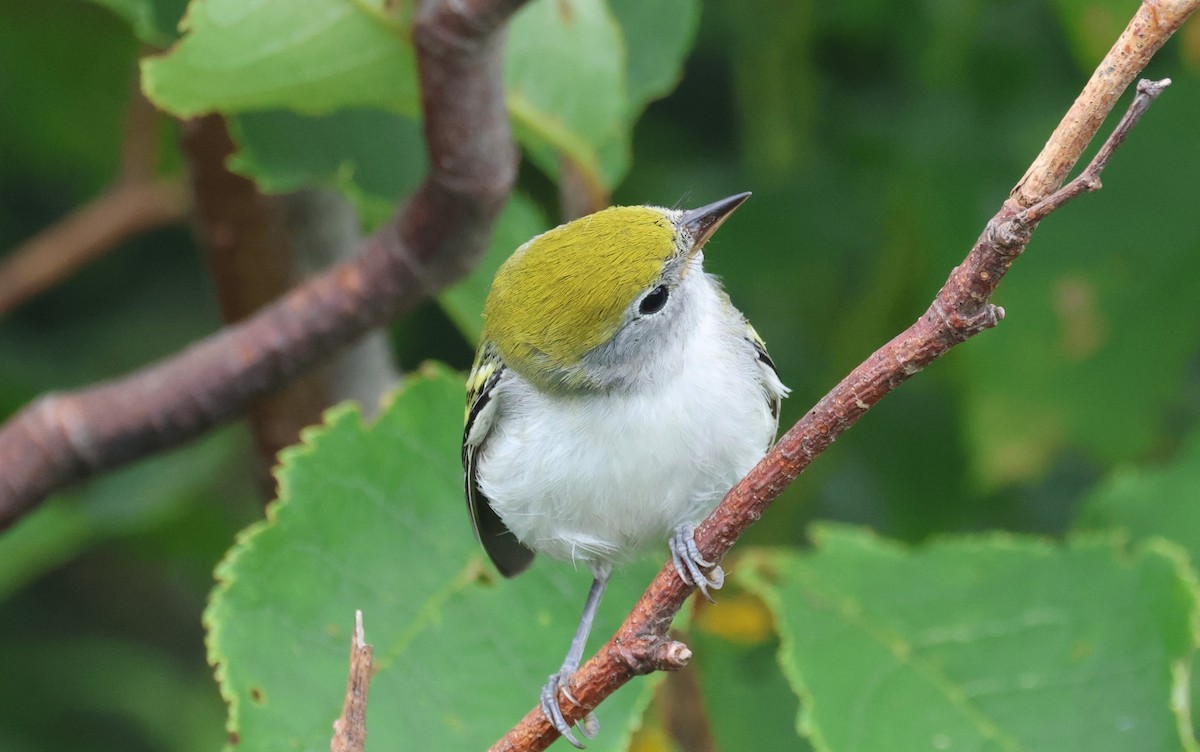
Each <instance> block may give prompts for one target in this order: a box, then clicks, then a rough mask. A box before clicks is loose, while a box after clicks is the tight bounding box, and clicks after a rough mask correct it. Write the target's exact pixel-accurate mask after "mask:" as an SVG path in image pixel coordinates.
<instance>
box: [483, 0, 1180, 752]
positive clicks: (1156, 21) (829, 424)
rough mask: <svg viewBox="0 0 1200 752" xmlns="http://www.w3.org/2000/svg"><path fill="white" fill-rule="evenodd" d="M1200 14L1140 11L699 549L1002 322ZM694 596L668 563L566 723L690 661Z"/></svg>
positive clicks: (724, 510) (539, 722) (522, 729)
mask: <svg viewBox="0 0 1200 752" xmlns="http://www.w3.org/2000/svg"><path fill="white" fill-rule="evenodd" d="M1197 7H1200V0H1146V1H1145V2H1144V3H1143V5H1142V6H1141V7H1140V8H1139V10H1138V12H1137V14H1136V15H1135V16H1134V18H1133V20H1132V21H1130V23H1129V25H1128V27H1127V28H1126V30H1125V32H1124V33H1123V34H1122V35H1121V37H1120V38H1119V39H1118V40H1117V42H1116V44H1114V45H1113V48H1112V49H1111V50H1110V51H1109V53H1108V55H1107V56H1106V57H1105V59H1104V60H1103V61H1102V62H1101V63H1100V65H1099V66H1098V68H1097V71H1096V73H1095V74H1094V75H1093V76H1092V79H1091V81H1089V82H1088V84H1087V86H1086V87H1085V88H1084V90H1083V92H1082V93H1081V94H1080V96H1079V97H1078V99H1077V100H1076V102H1075V104H1074V105H1073V106H1072V107H1071V109H1070V110H1069V111H1068V112H1067V114H1066V116H1065V117H1064V118H1063V121H1062V123H1060V125H1059V126H1058V128H1057V129H1056V130H1055V131H1054V134H1053V135H1052V136H1051V137H1050V140H1049V141H1048V142H1047V143H1046V146H1045V147H1044V148H1043V150H1042V153H1041V154H1040V155H1039V156H1038V157H1037V159H1036V160H1035V161H1034V163H1033V164H1032V166H1031V167H1030V168H1029V171H1028V172H1027V173H1026V175H1025V176H1024V177H1023V178H1021V180H1020V181H1019V182H1018V183H1017V185H1016V186H1015V187H1014V188H1013V191H1012V193H1011V194H1010V197H1009V199H1007V200H1006V201H1005V202H1004V204H1003V205H1002V206H1001V208H1000V210H999V211H998V212H997V213H996V215H995V216H994V217H993V218H992V219H991V220H989V221H988V223H987V225H986V226H985V227H984V229H983V232H982V233H981V235H980V236H979V239H978V240H977V241H976V243H975V245H974V247H973V248H972V249H971V251H970V252H969V253H968V254H967V256H966V258H965V259H964V260H963V262H962V263H961V264H960V265H959V266H957V267H955V268H954V269H953V270H952V271H951V272H950V276H949V278H948V279H947V280H946V283H945V285H943V287H942V288H941V290H940V291H939V292H938V294H937V296H936V297H935V298H934V300H933V302H932V303H931V304H930V306H929V308H928V309H927V310H926V311H925V313H924V314H923V315H922V316H921V317H920V318H919V319H918V320H917V321H916V322H915V323H914V324H913V325H912V326H910V327H909V328H908V329H906V330H904V331H903V332H901V333H900V334H899V335H897V336H896V337H895V338H893V339H892V340H891V341H890V342H888V343H887V344H886V345H884V346H883V347H881V348H879V349H878V350H876V351H875V352H874V353H873V354H872V355H871V356H870V357H869V358H867V360H865V361H864V362H863V363H861V364H860V365H859V366H858V367H857V368H855V369H854V370H853V371H852V372H851V373H850V374H849V375H848V376H846V377H845V378H844V379H842V381H841V382H840V383H839V384H838V385H837V386H835V387H834V388H833V390H832V391H830V392H829V393H828V394H826V395H825V396H824V397H823V398H822V399H821V400H820V401H819V402H818V403H817V404H816V405H815V406H814V407H813V408H812V409H811V410H809V412H808V413H807V414H806V415H805V416H804V417H803V418H801V419H800V420H799V421H798V422H797V423H796V424H795V425H794V426H793V427H792V428H791V429H790V430H789V431H788V432H787V433H786V434H784V436H783V437H782V438H781V439H780V440H779V442H778V443H777V444H776V445H775V446H774V447H772V449H771V450H770V451H769V452H768V453H767V455H766V456H765V457H763V459H762V460H761V461H760V462H759V463H758V465H757V466H755V467H754V469H752V470H751V471H750V473H749V474H748V475H747V476H746V477H745V478H743V479H742V480H741V481H740V482H739V483H738V484H737V485H736V486H734V487H733V488H732V489H731V490H730V491H729V493H728V494H727V495H726V496H725V498H724V499H723V500H722V501H721V504H720V505H719V506H718V507H717V508H716V510H714V511H713V513H712V514H711V515H709V517H708V519H706V520H705V521H704V522H703V523H702V524H701V525H700V527H699V528H697V530H696V543H697V546H698V547H699V549H700V553H701V555H702V556H703V557H704V558H705V559H708V560H710V561H715V562H719V561H721V559H722V558H723V557H724V556H725V554H726V553H727V552H728V551H729V549H730V548H731V547H732V546H733V544H734V543H735V542H736V541H737V539H738V538H739V537H741V535H742V534H743V533H744V532H745V531H746V530H747V529H748V528H749V527H750V526H751V525H752V524H754V523H755V522H757V521H758V520H759V519H760V518H761V517H762V515H763V512H764V511H765V510H766V508H767V507H768V506H769V505H770V504H771V502H772V501H774V500H775V498H776V497H778V496H779V494H780V493H781V492H782V491H783V489H784V488H786V487H787V486H788V485H789V484H790V483H791V482H792V481H794V480H795V479H796V478H797V477H798V476H799V475H800V473H802V472H803V471H804V470H805V469H806V468H807V467H808V466H809V464H810V463H811V462H812V461H813V460H814V459H815V458H816V457H818V456H819V455H820V454H821V453H822V452H824V451H825V450H826V449H827V448H828V447H829V446H830V445H831V444H832V443H833V442H834V441H835V440H836V439H837V438H838V437H839V436H841V435H842V434H843V433H844V432H845V431H846V430H847V429H849V428H850V427H851V426H852V425H854V424H855V423H856V422H857V421H858V419H859V418H861V417H862V416H863V415H864V414H865V413H866V411H867V410H869V409H870V408H871V407H873V406H874V405H875V404H877V403H878V402H879V401H880V400H881V399H883V398H884V396H886V395H887V394H888V393H889V392H891V391H892V390H893V389H895V388H896V387H898V386H899V385H900V384H902V383H904V382H905V381H907V380H908V379H909V378H910V377H912V376H913V375H915V374H917V373H919V372H920V371H921V370H922V369H923V368H924V367H925V366H927V365H929V364H930V363H932V362H933V361H934V360H936V359H938V358H939V357H941V356H942V355H944V354H945V353H946V352H948V351H949V350H950V349H951V348H952V347H954V346H955V345H958V344H960V343H962V342H965V341H966V340H967V339H969V338H971V337H973V336H974V335H976V334H979V333H980V332H982V331H985V330H987V329H990V328H991V327H993V326H995V325H996V324H997V323H999V321H1000V320H1001V319H1002V318H1003V317H1004V310H1003V309H1002V308H999V307H998V306H995V305H993V304H992V303H991V302H990V299H991V296H992V293H993V292H994V291H995V289H996V286H997V285H998V284H999V283H1000V280H1001V279H1003V277H1004V275H1005V274H1006V273H1007V272H1008V269H1009V267H1010V266H1011V265H1012V262H1013V261H1014V260H1015V259H1016V258H1017V257H1018V256H1019V255H1020V254H1021V253H1022V252H1023V251H1024V250H1025V246H1026V245H1027V244H1028V242H1029V239H1030V236H1031V234H1032V232H1033V230H1034V229H1036V227H1037V224H1038V222H1040V221H1041V220H1042V219H1044V218H1045V217H1046V216H1048V215H1049V214H1050V213H1051V212H1053V211H1054V210H1056V209H1058V208H1060V207H1061V206H1063V205H1064V204H1065V203H1067V202H1068V201H1070V200H1071V199H1073V198H1075V197H1077V196H1079V195H1081V194H1082V193H1085V192H1087V191H1093V190H1097V189H1099V187H1100V180H1099V175H1100V171H1101V170H1103V168H1104V165H1105V164H1106V163H1107V161H1108V158H1109V157H1110V156H1111V155H1112V152H1113V150H1114V149H1115V148H1116V147H1117V146H1119V145H1120V143H1121V142H1122V141H1123V140H1124V138H1125V136H1126V135H1127V134H1128V132H1129V129H1130V128H1131V127H1132V125H1133V124H1134V123H1136V122H1137V120H1138V118H1140V117H1141V115H1142V114H1143V113H1144V112H1145V109H1146V107H1147V106H1148V105H1149V103H1150V101H1151V100H1153V99H1154V97H1156V96H1157V95H1158V94H1159V93H1160V92H1161V91H1162V89H1163V88H1165V86H1166V85H1167V84H1169V83H1170V81H1169V80H1165V81H1161V82H1153V83H1151V82H1142V84H1140V85H1139V87H1138V95H1137V97H1136V99H1135V101H1134V104H1133V105H1131V107H1130V109H1129V111H1128V112H1126V114H1125V116H1124V118H1123V119H1122V121H1121V123H1120V124H1119V125H1118V126H1117V128H1116V130H1115V131H1114V133H1113V135H1112V136H1110V138H1109V139H1108V141H1107V142H1106V144H1105V145H1104V147H1103V148H1102V149H1101V150H1100V152H1099V153H1098V154H1097V156H1096V158H1095V159H1094V160H1093V161H1092V163H1091V164H1090V165H1089V167H1088V168H1087V169H1086V170H1085V171H1084V173H1083V174H1082V175H1080V177H1079V178H1077V179H1076V180H1074V181H1072V182H1071V184H1069V185H1068V186H1066V187H1065V188H1062V189H1061V190H1058V189H1059V186H1061V185H1062V183H1063V181H1064V179H1065V178H1066V175H1067V173H1068V172H1069V171H1070V169H1071V167H1072V166H1074V165H1075V163H1076V162H1077V161H1078V160H1079V157H1080V155H1081V154H1082V152H1083V150H1084V148H1086V146H1087V144H1088V142H1089V141H1090V140H1091V138H1092V136H1093V135H1094V134H1095V133H1096V131H1097V130H1098V129H1099V126H1100V124H1101V123H1102V122H1103V120H1104V119H1105V117H1106V116H1107V115H1108V113H1109V112H1110V111H1111V109H1112V107H1113V105H1114V104H1115V103H1116V100H1117V99H1118V97H1119V96H1120V95H1121V93H1122V91H1123V90H1124V89H1125V88H1126V87H1127V86H1128V84H1129V83H1130V82H1131V81H1132V80H1133V78H1134V77H1135V76H1136V75H1137V73H1138V72H1140V71H1141V70H1142V68H1144V67H1145V65H1146V63H1147V62H1149V60H1150V58H1151V57H1152V56H1153V54H1154V53H1155V52H1156V51H1157V50H1158V49H1159V48H1160V47H1162V45H1163V44H1164V43H1165V42H1166V40H1167V38H1169V37H1170V36H1171V34H1172V33H1174V31H1175V30H1176V29H1178V28H1179V26H1180V25H1181V24H1182V23H1183V22H1184V21H1185V20H1186V19H1187V18H1188V16H1190V15H1191V14H1192V13H1193V12H1194V11H1195V10H1196V9H1197ZM691 592H692V588H690V587H687V586H686V585H684V584H683V583H682V581H680V579H679V577H678V575H677V574H676V573H675V570H674V567H673V566H672V565H671V563H670V562H667V563H666V564H665V565H664V566H663V568H662V569H660V570H659V573H658V575H657V576H656V577H655V578H654V580H653V581H652V582H651V583H650V586H649V587H648V588H647V589H646V591H645V593H643V595H642V597H641V599H639V601H638V602H637V604H635V605H634V607H633V610H632V611H631V612H630V613H629V615H628V616H627V617H626V618H625V621H624V623H623V624H622V625H621V627H620V628H619V629H618V630H617V632H616V634H614V635H613V636H612V637H611V638H610V639H609V640H608V642H607V643H606V644H605V645H604V646H603V647H602V648H601V649H600V650H599V652H597V654H596V655H595V656H594V657H592V658H591V660H589V661H588V662H587V663H585V664H584V665H583V666H582V667H581V668H580V670H579V671H578V672H577V673H576V674H575V676H574V678H573V680H572V682H571V684H570V692H569V693H568V692H566V691H564V692H562V693H561V694H560V696H559V704H560V707H561V708H562V710H563V714H564V716H565V717H566V720H567V722H568V723H573V722H576V721H578V720H580V719H581V718H583V717H584V716H585V715H586V714H587V713H589V712H591V711H592V710H594V709H595V708H596V707H597V706H598V705H599V704H600V703H601V702H602V701H603V700H604V699H605V698H606V697H608V696H609V695H611V694H612V693H613V692H615V691H616V690H617V689H618V688H619V687H621V686H622V685H624V684H625V683H627V682H628V681H629V680H631V679H632V678H633V677H634V676H637V675H640V674H647V673H650V672H652V671H662V670H674V669H678V668H679V667H680V664H681V660H680V657H681V656H682V657H683V658H684V660H683V661H682V663H686V658H687V657H688V656H689V655H690V653H689V652H688V651H687V649H686V647H684V646H683V645H682V644H680V643H678V642H674V641H672V640H671V639H670V638H669V637H668V633H667V630H668V629H669V627H670V626H671V622H672V621H673V620H674V618H675V615H676V613H678V611H679V609H680V608H681V607H682V606H683V603H684V601H685V600H686V599H687V597H688V596H689V595H691ZM557 738H558V732H557V731H555V730H554V728H553V727H552V726H551V725H550V723H549V722H548V721H547V720H546V718H545V717H544V716H543V715H542V712H541V710H540V709H538V708H536V707H535V708H534V709H533V710H531V711H530V712H529V713H528V714H527V715H526V716H525V717H524V718H523V719H522V720H521V721H520V722H519V723H518V724H517V725H516V726H514V727H513V728H512V729H511V730H509V732H508V733H507V734H505V735H504V736H503V737H501V738H500V739H499V740H498V741H497V742H496V743H495V744H494V745H493V746H492V748H491V749H492V752H518V751H527V750H543V749H546V748H547V747H548V746H549V745H550V744H551V743H552V742H553V741H554V740H555V739H557Z"/></svg>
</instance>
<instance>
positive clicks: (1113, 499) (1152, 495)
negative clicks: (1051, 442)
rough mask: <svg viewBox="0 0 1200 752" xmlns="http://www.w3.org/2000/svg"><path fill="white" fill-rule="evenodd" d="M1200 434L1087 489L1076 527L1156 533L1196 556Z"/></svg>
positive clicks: (1196, 680) (1195, 707)
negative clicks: (1166, 455) (1169, 456)
mask: <svg viewBox="0 0 1200 752" xmlns="http://www.w3.org/2000/svg"><path fill="white" fill-rule="evenodd" d="M1198 488H1200V433H1196V434H1194V435H1193V436H1192V437H1191V440H1190V441H1189V442H1188V444H1187V446H1185V447H1184V449H1183V451H1181V452H1180V453H1179V456H1178V457H1176V458H1175V459H1174V460H1173V461H1172V462H1171V463H1169V464H1167V465H1165V466H1162V467H1154V468H1133V467H1123V468H1119V469H1118V470H1116V471H1114V472H1113V473H1111V474H1110V475H1109V477H1108V478H1107V479H1106V480H1105V481H1104V482H1103V483H1101V484H1100V485H1099V486H1097V487H1096V488H1095V489H1094V490H1093V491H1092V492H1091V493H1090V494H1088V495H1087V496H1086V497H1085V498H1084V500H1083V504H1082V506H1081V507H1080V510H1079V519H1078V521H1077V522H1076V526H1077V527H1078V528H1080V529H1082V530H1097V529H1119V530H1122V531H1124V532H1125V533H1127V534H1129V535H1130V536H1131V537H1132V538H1133V539H1134V540H1142V539H1146V538H1150V539H1153V538H1154V537H1155V536H1159V537H1162V538H1166V539H1167V540H1170V541H1173V542H1175V543H1178V544H1180V545H1182V546H1183V547H1184V548H1186V549H1187V551H1188V554H1189V555H1190V556H1191V560H1192V562H1193V564H1194V563H1195V562H1197V561H1200V495H1198V494H1197V492H1196V489H1198ZM1197 669H1200V665H1197V661H1196V660H1195V659H1193V665H1192V718H1193V723H1195V722H1196V721H1200V672H1198V671H1197Z"/></svg>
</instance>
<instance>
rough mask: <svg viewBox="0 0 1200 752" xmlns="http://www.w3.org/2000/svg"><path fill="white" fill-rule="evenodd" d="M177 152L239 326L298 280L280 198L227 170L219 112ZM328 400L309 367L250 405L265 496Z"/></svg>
mask: <svg viewBox="0 0 1200 752" xmlns="http://www.w3.org/2000/svg"><path fill="white" fill-rule="evenodd" d="M180 147H181V150H182V151H183V154H184V157H185V159H186V163H187V167H188V170H187V172H188V178H189V182H190V184H191V189H192V205H193V206H194V210H193V212H192V226H193V230H194V233H195V236H196V242H197V245H199V246H200V248H201V250H202V251H203V254H204V257H205V260H206V261H207V262H208V269H209V273H210V274H211V275H212V278H213V282H214V286H215V288H216V293H217V303H218V305H219V307H220V310H221V319H222V320H223V321H224V322H225V323H226V324H232V323H236V322H238V321H242V320H244V319H246V318H249V317H250V316H252V315H253V314H254V313H255V312H256V311H259V310H261V309H262V308H263V307H264V306H266V305H268V304H270V302H271V301H273V300H275V299H277V298H278V297H279V296H280V295H283V294H284V293H286V292H287V291H288V289H290V288H291V287H292V286H293V285H294V284H296V282H297V279H296V278H295V277H294V276H293V274H292V269H293V252H292V250H293V249H292V243H291V242H290V241H291V239H290V238H289V236H288V232H287V227H286V224H285V219H286V214H287V212H286V209H285V201H286V199H285V197H283V196H270V195H266V194H264V193H262V192H261V191H259V190H258V186H257V185H255V184H254V181H252V180H250V179H249V178H246V177H243V176H241V175H237V174H235V173H233V172H231V171H230V170H229V168H228V167H227V163H228V161H229V158H230V157H231V156H232V155H233V153H234V152H235V151H236V149H237V147H236V146H235V144H234V143H233V139H232V138H231V137H230V135H229V130H228V128H227V127H226V124H225V118H223V117H222V116H220V115H206V116H204V117H200V118H195V119H192V120H188V121H185V122H184V123H182V127H181V137H180ZM330 397H331V395H330V394H329V393H328V390H327V389H326V385H325V380H324V379H323V378H321V374H320V369H314V370H312V371H310V372H309V373H306V374H304V375H303V376H301V377H300V378H297V379H295V380H294V381H293V382H292V383H290V384H288V385H287V386H286V387H285V388H283V389H280V390H278V391H276V392H274V393H272V394H269V395H266V396H264V397H260V398H259V399H256V400H254V401H253V402H252V403H251V404H250V405H249V409H248V413H249V415H248V417H249V423H250V432H251V434H252V435H253V437H254V443H255V446H256V447H257V449H258V458H259V462H258V463H256V466H257V469H258V472H257V473H256V476H257V479H258V480H259V486H260V488H261V490H262V491H263V492H264V494H263V496H264V498H265V499H270V498H272V497H273V496H274V485H275V484H274V479H273V478H272V477H271V473H270V468H271V466H272V465H274V464H275V455H276V453H278V452H279V450H280V449H283V448H284V447H285V446H288V445H290V444H294V443H296V439H297V438H298V437H299V435H300V429H302V428H304V427H305V426H308V425H312V424H313V423H317V422H319V421H320V419H321V412H322V411H323V410H324V409H325V408H327V407H329V405H330V403H331V400H330Z"/></svg>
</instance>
